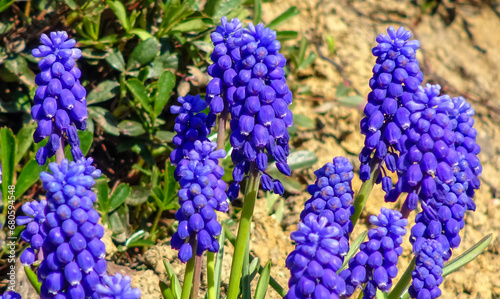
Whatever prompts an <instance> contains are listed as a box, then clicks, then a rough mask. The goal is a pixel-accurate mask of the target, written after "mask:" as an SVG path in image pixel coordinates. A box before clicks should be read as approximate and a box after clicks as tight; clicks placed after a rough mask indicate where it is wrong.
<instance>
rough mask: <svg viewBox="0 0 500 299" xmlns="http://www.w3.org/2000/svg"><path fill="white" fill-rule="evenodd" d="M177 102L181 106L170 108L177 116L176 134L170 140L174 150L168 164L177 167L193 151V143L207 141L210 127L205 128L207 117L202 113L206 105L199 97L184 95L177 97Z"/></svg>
mask: <svg viewBox="0 0 500 299" xmlns="http://www.w3.org/2000/svg"><path fill="white" fill-rule="evenodd" d="M177 101H178V102H179V103H180V104H181V105H182V106H177V105H173V106H171V107H170V112H171V113H172V114H179V115H178V116H177V117H176V118H175V125H174V131H175V132H176V133H177V134H176V135H175V137H174V138H173V139H172V143H173V144H174V145H175V146H176V148H175V149H174V150H173V151H172V153H171V154H170V162H171V163H172V165H177V164H178V163H179V162H180V161H181V160H182V159H184V157H187V155H188V153H189V152H190V151H191V150H192V149H194V143H195V141H197V140H198V141H202V142H203V141H206V140H208V137H207V136H208V134H209V133H210V128H211V127H210V126H207V124H206V121H207V115H206V114H205V113H204V112H202V111H203V110H205V109H206V108H207V104H206V103H205V101H203V100H202V99H201V98H200V95H196V96H192V95H186V96H185V97H184V98H183V97H179V98H178V99H177Z"/></svg>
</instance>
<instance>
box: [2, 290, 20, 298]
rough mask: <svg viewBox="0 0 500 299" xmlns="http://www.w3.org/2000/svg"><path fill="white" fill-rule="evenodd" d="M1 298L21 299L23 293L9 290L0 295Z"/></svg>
mask: <svg viewBox="0 0 500 299" xmlns="http://www.w3.org/2000/svg"><path fill="white" fill-rule="evenodd" d="M0 299H21V295H19V294H18V293H16V292H13V291H7V292H5V293H3V294H2V295H0Z"/></svg>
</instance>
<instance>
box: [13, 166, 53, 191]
mask: <svg viewBox="0 0 500 299" xmlns="http://www.w3.org/2000/svg"><path fill="white" fill-rule="evenodd" d="M45 170H47V165H43V166H39V165H38V162H36V161H35V160H31V161H29V162H28V163H27V164H26V166H24V167H23V169H22V170H21V173H20V174H19V177H18V178H17V183H16V192H15V194H14V197H15V198H19V197H21V195H23V194H24V192H26V190H28V189H29V188H30V187H31V186H33V184H34V183H36V182H37V181H38V178H39V177H40V173H41V172H42V171H45Z"/></svg>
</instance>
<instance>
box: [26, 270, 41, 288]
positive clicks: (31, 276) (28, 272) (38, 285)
mask: <svg viewBox="0 0 500 299" xmlns="http://www.w3.org/2000/svg"><path fill="white" fill-rule="evenodd" d="M24 272H25V273H26V277H28V280H29V282H30V283H31V285H32V286H33V288H34V289H35V291H36V293H37V294H38V295H40V289H41V287H42V283H41V282H39V281H38V277H37V276H36V274H35V272H33V270H31V268H30V267H28V266H24Z"/></svg>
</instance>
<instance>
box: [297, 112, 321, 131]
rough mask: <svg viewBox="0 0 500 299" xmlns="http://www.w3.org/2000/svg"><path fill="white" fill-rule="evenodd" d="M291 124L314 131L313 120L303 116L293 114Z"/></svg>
mask: <svg viewBox="0 0 500 299" xmlns="http://www.w3.org/2000/svg"><path fill="white" fill-rule="evenodd" d="M293 123H294V124H296V125H297V126H300V127H303V128H305V129H314V128H315V127H316V124H315V123H314V120H312V119H310V118H309V117H307V116H305V115H304V114H294V115H293Z"/></svg>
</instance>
